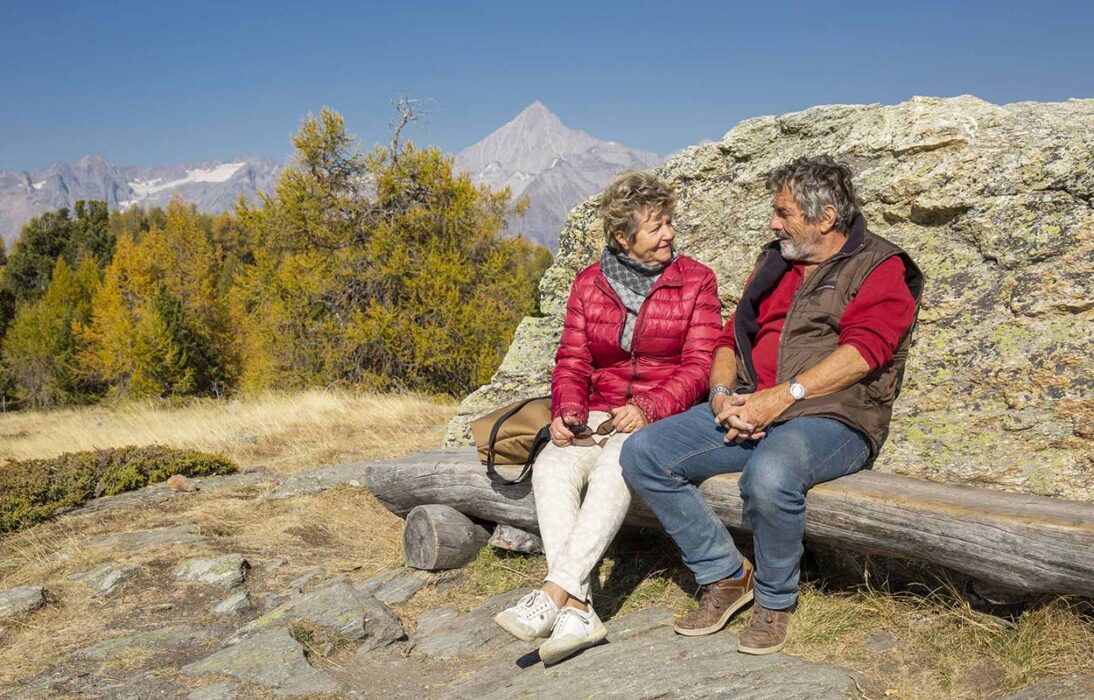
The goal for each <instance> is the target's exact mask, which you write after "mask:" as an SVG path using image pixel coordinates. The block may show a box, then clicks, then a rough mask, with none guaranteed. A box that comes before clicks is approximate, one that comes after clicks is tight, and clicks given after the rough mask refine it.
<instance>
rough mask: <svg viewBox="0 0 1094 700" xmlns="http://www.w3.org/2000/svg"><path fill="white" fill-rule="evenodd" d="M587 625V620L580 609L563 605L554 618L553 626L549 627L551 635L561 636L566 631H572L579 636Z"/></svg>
mask: <svg viewBox="0 0 1094 700" xmlns="http://www.w3.org/2000/svg"><path fill="white" fill-rule="evenodd" d="M588 626H589V621H588V619H587V618H586V617H585V614H583V613H582V612H581V611H580V610H578V609H577V608H570V607H565V608H563V609H562V610H561V611H559V613H558V617H557V618H555V624H554V627H553V628H552V629H551V636H552V637H555V636H562V635H565V634H567V633H573V634H574V635H575V636H580V635H582V634H584V633H585V628H586V627H588Z"/></svg>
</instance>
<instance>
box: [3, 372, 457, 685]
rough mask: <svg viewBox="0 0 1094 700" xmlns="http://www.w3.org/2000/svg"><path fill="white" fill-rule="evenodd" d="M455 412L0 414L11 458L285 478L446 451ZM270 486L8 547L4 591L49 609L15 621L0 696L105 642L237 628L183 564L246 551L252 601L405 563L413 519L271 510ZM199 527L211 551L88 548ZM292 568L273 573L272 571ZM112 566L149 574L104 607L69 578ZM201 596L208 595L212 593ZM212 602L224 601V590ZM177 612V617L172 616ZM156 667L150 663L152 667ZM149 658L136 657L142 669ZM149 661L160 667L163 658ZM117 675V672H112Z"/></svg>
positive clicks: (114, 514) (419, 405) (257, 402)
mask: <svg viewBox="0 0 1094 700" xmlns="http://www.w3.org/2000/svg"><path fill="white" fill-rule="evenodd" d="M454 412H455V407H454V405H453V403H452V402H451V401H450V400H445V399H440V400H431V399H428V398H425V397H420V396H412V395H396V396H380V395H369V394H364V395H357V394H351V393H328V392H306V393H303V394H296V395H267V396H262V397H259V398H256V399H252V400H245V401H239V402H221V403H218V402H213V401H196V402H190V403H187V404H185V405H181V406H170V405H167V404H164V403H158V402H157V403H153V402H142V403H137V404H126V405H121V406H114V407H109V406H97V407H91V408H83V409H74V410H64V411H51V412H44V413H34V412H27V413H13V414H6V415H3V416H0V436H2V439H0V460H2V459H3V458H5V457H17V458H25V457H32V458H33V457H44V456H50V455H55V454H59V453H61V452H68V451H73V450H81V449H88V448H91V447H107V446H113V445H126V444H142V443H145V444H147V443H156V444H164V445H170V446H176V447H189V448H197V449H202V450H208V451H219V452H223V453H225V454H226V455H228V456H230V457H231V458H233V459H235V460H236V461H238V462H239V463H240V464H241V465H244V466H250V467H254V466H259V465H261V466H266V467H267V468H270V469H271V470H273V471H275V472H277V473H279V474H282V475H284V474H288V473H290V472H292V471H296V470H298V469H301V468H306V467H308V466H311V465H316V464H325V463H330V462H336V461H344V460H349V459H382V458H386V457H391V456H394V455H398V454H404V453H408V452H413V451H416V450H421V449H427V448H431V447H438V446H440V443H441V440H442V437H443V429H444V426H445V424H446V423H447V421H448V420H449V418H450V417H451V416H452V414H453V413H454ZM267 495H268V487H262V488H259V487H241V488H238V489H234V490H224V491H215V492H209V493H202V492H198V493H193V494H182V495H179V496H177V497H175V498H174V499H172V500H170V501H168V502H166V503H161V504H156V505H152V506H146V507H139V508H129V509H125V510H117V511H102V512H96V513H79V512H77V513H73V514H70V515H68V516H65V517H62V518H58V519H56V520H53V521H50V522H47V523H44V524H42V525H39V526H36V527H33V528H30V529H28V530H26V531H24V532H21V533H18V534H16V535H13V536H10V537H7V538H4V539H0V589H5V588H10V587H13V586H19V585H43V586H45V588H46V590H47V592H48V593H49V602H48V604H47V606H46V608H45V609H44V610H40V611H38V612H36V613H34V614H33V615H31V616H29V617H27V618H25V619H23V620H15V621H5V625H4V626H5V627H6V630H5V631H4V632H2V633H0V688H2V687H5V686H10V685H14V684H16V683H18V682H20V681H25V680H26V679H28V678H31V677H34V676H35V675H37V674H39V673H42V672H44V671H47V670H49V669H50V668H53V667H55V666H56V665H58V664H59V663H61V662H62V660H63V659H64V658H65V657H67V656H69V655H70V654H72V653H74V652H76V651H78V650H80V649H82V648H85V647H87V646H89V645H91V644H94V643H95V642H98V641H100V640H102V639H105V638H108V637H114V636H121V635H122V634H126V633H129V632H131V631H134V630H143V629H147V628H149V627H156V626H160V625H165V624H177V623H178V622H180V621H185V622H187V623H189V624H195V625H199V626H200V625H211V626H216V625H218V624H219V625H221V626H224V625H225V624H227V625H229V627H228V628H226V629H225V630H223V631H224V633H225V634H229V633H230V632H231V627H230V626H231V624H232V623H231V622H227V623H226V622H225V621H224V620H216V619H213V618H212V617H211V615H210V613H209V609H210V608H211V607H212V605H213V604H214V603H215V602H216V599H215V598H214V599H204V598H201V597H200V595H202V593H201V591H200V589H201V588H202V587H200V586H185V585H179V584H177V583H174V582H172V581H171V580H170V574H171V571H172V570H173V569H174V568H175V566H176V565H177V564H178V562H179V561H180V560H182V559H185V558H190V557H196V556H214V555H218V554H223V553H226V552H239V553H241V554H243V555H244V556H245V557H246V558H247V560H248V561H250V562H251V564H252V566H253V567H254V568H253V569H252V572H251V575H250V576H249V577H248V583H247V587H248V589H249V590H250V591H251V593H252V596H253V597H259V598H260V597H261V596H263V595H266V594H269V593H274V592H283V591H284V590H286V589H287V586H288V583H289V582H290V581H292V580H293V579H295V578H296V577H298V576H300V575H301V574H302V573H304V572H306V571H308V570H310V569H313V568H315V567H322V568H323V569H324V570H325V573H324V574H323V575H321V576H320V577H319V579H320V580H322V579H326V578H331V577H333V576H337V575H346V576H348V577H349V578H351V579H364V578H366V577H367V576H369V575H371V574H373V573H375V572H377V571H380V570H383V569H387V568H391V567H394V566H397V565H399V564H400V563H401V560H402V552H401V549H400V545H401V537H400V533H401V527H402V521H401V520H400V519H399V518H398V517H396V516H395V515H393V514H392V513H390V512H389V511H388V510H387V509H385V508H384V507H383V506H381V505H380V504H379V503H378V502H377V501H376V500H375V499H374V498H372V496H370V495H369V494H368V493H365V492H363V491H361V490H360V489H351V488H344V489H334V490H330V491H326V492H324V493H321V494H318V495H315V496H304V497H297V498H290V499H286V500H269V499H268V498H267ZM188 524H197V525H199V526H200V528H201V533H202V535H204V536H206V537H208V538H209V539H208V540H207V541H206V542H203V543H200V544H196V545H182V546H173V547H160V548H154V549H150V550H147V551H122V550H118V549H109V548H92V547H87V546H86V541H87V539H88V538H89V537H93V536H95V535H98V534H102V533H108V532H119V531H131V530H140V529H148V528H157V527H168V526H176V525H188ZM281 559H284V560H286V562H287V563H286V564H285V565H284V566H280V567H278V568H275V569H271V570H269V571H267V570H265V569H264V568H263V567H264V566H265V565H266V564H269V563H272V562H275V561H277V560H281ZM104 562H113V563H115V564H116V565H118V566H133V565H135V566H139V567H141V573H140V574H139V575H138V577H137V578H136V579H134V580H133V581H132V582H130V583H129V584H128V585H127V586H126V587H125V588H124V589H123V590H122V591H121V592H120V593H118V594H117V595H116V596H114V597H112V598H109V599H106V600H105V601H104V600H101V599H99V598H97V597H96V596H94V595H93V594H92V592H91V589H90V587H89V586H88V585H87V584H85V583H83V582H80V581H75V580H72V579H71V578H70V577H71V576H72V575H74V574H77V573H80V572H84V571H88V570H90V569H92V568H94V567H96V566H98V565H99V564H102V563H104ZM204 595H209V593H208V592H207V591H206V592H205V593H204ZM214 595H215V592H214ZM167 606H170V607H167ZM148 658H149V659H151V657H148ZM146 660H148V659H145V657H143V656H142V657H141V658H136V657H134V658H133V659H129V660H128V661H130V662H132V663H134V664H137V665H140V664H141V663H144V661H146ZM151 662H153V663H154V662H155V660H154V659H152V661H151ZM100 671H101V672H102V674H103V675H105V676H109V675H110V673H111V672H112V671H117V668H114V667H110V666H109V664H106V663H104V664H102V665H101V668H100Z"/></svg>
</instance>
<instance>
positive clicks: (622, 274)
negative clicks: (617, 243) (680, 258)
mask: <svg viewBox="0 0 1094 700" xmlns="http://www.w3.org/2000/svg"><path fill="white" fill-rule="evenodd" d="M673 260H676V252H675V251H673V253H672V260H670V261H669V262H667V263H665V264H664V265H645V264H643V263H640V262H638V261H637V260H634V259H632V258H629V257H627V254H626V253H623V252H618V253H617V252H615V251H613V250H612V249H611V248H605V249H604V253H603V254H602V255H601V256H600V271H601V272H603V273H604V276H605V277H606V278H608V284H610V285H611V286H612V289H614V290H615V293H616V294H618V295H619V298H620V300H621V301H622V302H623V306H625V307H626V308H627V319H626V321H624V323H623V334H622V335H621V336H620V338H619V344H620V346H622V348H623V349H624V350H626V351H627V352H630V350H631V341H632V340H633V338H634V324H635V321H637V320H638V310H639V309H641V308H642V302H644V301H646V297H648V296H649V295H650V291H652V290H653V285H655V284H657V280H658V279H660V277H661V273H662V272H664V271H665V268H666V267H668V266H669V265H671V264H672V262H673Z"/></svg>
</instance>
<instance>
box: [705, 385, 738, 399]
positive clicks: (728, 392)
mask: <svg viewBox="0 0 1094 700" xmlns="http://www.w3.org/2000/svg"><path fill="white" fill-rule="evenodd" d="M718 394H721V395H723V396H733V390H732V389H730V388H729V387H728V386H726V385H725V384H715V385H714V386H712V387H710V393H709V394H707V401H713V400H714V397H715V396H717V395H718Z"/></svg>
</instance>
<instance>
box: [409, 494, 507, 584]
mask: <svg viewBox="0 0 1094 700" xmlns="http://www.w3.org/2000/svg"><path fill="white" fill-rule="evenodd" d="M489 539H490V533H489V532H488V531H487V529H486V528H484V527H483V526H481V525H478V524H476V523H474V522H472V520H471V519H470V518H468V517H467V516H466V515H464V514H463V513H461V512H460V511H458V510H456V509H455V508H452V507H451V506H446V505H439V504H430V505H421V506H416V507H415V508H414V509H413V510H411V511H410V513H408V514H407V516H406V523H405V524H404V525H403V556H404V558H405V559H406V565H407V566H409V567H412V568H414V569H423V570H425V571H440V570H443V569H455V568H458V567H461V566H463V565H464V564H467V563H468V562H470V561H471V560H473V559H474V558H475V556H476V555H477V554H478V551H479V550H480V549H481V548H482V546H483V545H484V544H486V541H487V540H489Z"/></svg>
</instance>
